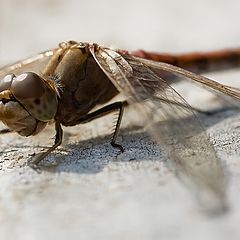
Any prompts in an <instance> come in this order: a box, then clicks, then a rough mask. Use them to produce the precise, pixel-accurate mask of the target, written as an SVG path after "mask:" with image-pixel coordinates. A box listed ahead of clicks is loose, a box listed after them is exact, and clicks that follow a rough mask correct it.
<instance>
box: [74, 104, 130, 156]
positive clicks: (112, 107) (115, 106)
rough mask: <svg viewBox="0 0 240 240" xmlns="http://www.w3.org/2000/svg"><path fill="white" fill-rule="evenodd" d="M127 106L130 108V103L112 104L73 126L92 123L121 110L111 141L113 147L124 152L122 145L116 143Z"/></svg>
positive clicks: (81, 119)
mask: <svg viewBox="0 0 240 240" xmlns="http://www.w3.org/2000/svg"><path fill="white" fill-rule="evenodd" d="M125 106H128V103H127V102H126V101H123V102H115V103H112V104H109V105H107V106H105V107H103V108H100V109H98V110H96V111H94V112H92V113H89V114H87V115H86V116H84V117H81V118H80V119H79V120H78V121H75V122H74V123H73V124H72V125H76V124H79V123H86V122H90V121H92V120H94V119H96V118H99V117H101V116H104V115H106V114H108V113H110V112H113V111H116V110H119V114H118V119H117V124H116V126H115V130H114V133H113V137H112V140H111V145H112V146H113V147H115V148H118V149H119V150H120V151H121V152H123V151H124V150H123V147H122V146H121V145H120V144H117V143H116V139H117V136H118V133H119V129H120V125H121V120H122V115H123V109H124V107H125Z"/></svg>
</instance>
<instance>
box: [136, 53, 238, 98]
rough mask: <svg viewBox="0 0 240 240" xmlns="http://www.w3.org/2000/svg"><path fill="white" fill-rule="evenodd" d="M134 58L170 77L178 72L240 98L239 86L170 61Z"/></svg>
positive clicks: (208, 87) (227, 94)
mask: <svg viewBox="0 0 240 240" xmlns="http://www.w3.org/2000/svg"><path fill="white" fill-rule="evenodd" d="M134 58H135V59H136V60H139V61H140V62H141V63H143V64H144V65H146V66H148V67H150V68H151V69H152V70H153V71H156V72H159V71H160V74H161V73H163V72H168V73H169V74H170V75H171V76H172V77H170V78H174V77H173V73H174V74H175V76H176V74H178V75H181V76H184V77H186V78H188V79H190V80H193V81H194V82H196V83H198V84H200V85H202V86H204V87H207V89H208V90H215V91H217V92H218V93H223V94H224V95H225V96H230V97H233V98H234V99H237V100H240V89H239V88H236V87H231V86H227V85H223V84H221V83H218V82H216V81H214V80H211V79H209V78H206V77H204V76H201V75H198V74H195V73H193V72H190V71H188V70H185V69H183V68H180V67H176V66H173V65H171V64H168V63H164V62H156V61H151V60H147V59H143V58H139V57H134ZM168 77H169V76H168Z"/></svg>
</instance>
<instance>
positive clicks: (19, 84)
mask: <svg viewBox="0 0 240 240" xmlns="http://www.w3.org/2000/svg"><path fill="white" fill-rule="evenodd" d="M0 100H1V102H0V119H1V121H2V122H3V123H4V124H5V125H7V126H8V127H9V128H10V129H11V130H13V131H16V132H18V133H19V134H20V135H22V136H29V135H35V134H37V133H38V132H40V131H41V130H42V129H43V128H44V127H45V126H46V124H47V122H48V121H50V120H52V119H53V118H54V116H55V114H56V111H57V105H58V100H57V92H56V91H55V90H54V89H53V88H52V87H51V85H50V84H49V83H48V82H47V81H45V80H44V79H42V78H41V77H40V76H38V75H37V74H35V73H32V72H26V73H23V74H21V75H19V76H17V77H16V76H15V75H14V74H9V75H7V76H6V77H5V78H4V79H3V80H2V81H1V82H0Z"/></svg>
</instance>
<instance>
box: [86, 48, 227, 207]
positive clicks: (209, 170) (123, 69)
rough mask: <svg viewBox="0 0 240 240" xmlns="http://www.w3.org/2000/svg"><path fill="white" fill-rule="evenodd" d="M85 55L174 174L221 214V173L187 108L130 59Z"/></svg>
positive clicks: (101, 52)
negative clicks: (121, 97) (135, 115)
mask: <svg viewBox="0 0 240 240" xmlns="http://www.w3.org/2000/svg"><path fill="white" fill-rule="evenodd" d="M90 51H91V53H92V55H93V57H94V58H95V60H96V62H97V63H98V65H99V66H100V68H101V69H102V70H103V71H104V72H105V74H106V75H107V76H108V77H109V79H110V80H111V81H112V83H113V84H114V85H115V87H116V88H117V89H118V90H119V91H120V92H121V93H122V94H123V95H125V97H126V98H127V99H128V101H129V102H130V103H132V104H135V105H134V108H135V109H137V111H138V112H139V113H140V114H141V121H142V123H143V126H146V127H147V129H148V131H149V133H150V135H151V136H152V137H153V138H154V139H155V140H156V141H157V143H159V146H160V148H161V149H162V150H163V151H164V152H166V153H167V154H168V156H169V157H170V160H171V161H172V163H174V166H175V169H176V170H177V171H178V174H179V175H181V176H183V177H184V178H185V177H187V178H188V179H189V180H190V181H191V182H194V183H195V184H197V185H198V186H202V187H203V188H202V189H204V192H205V193H208V194H206V195H207V196H210V194H209V193H211V196H214V200H216V199H217V200H218V202H216V201H214V204H216V205H215V206H214V208H215V207H216V208H218V207H220V208H222V207H223V206H224V205H225V176H224V169H223V167H222V165H221V162H220V161H219V159H218V158H217V156H216V152H215V150H214V148H213V145H212V144H211V142H210V141H209V138H208V136H207V135H206V133H205V131H204V129H203V127H202V125H201V123H200V122H199V120H198V118H197V117H196V116H195V115H194V112H193V110H192V109H191V107H190V106H189V105H188V104H187V102H186V101H185V100H184V99H183V98H182V97H181V96H180V95H179V94H178V93H177V92H176V91H175V90H174V89H173V88H171V87H170V86H169V85H168V84H167V83H166V81H164V80H163V79H161V78H160V77H158V76H157V75H156V74H155V73H154V72H153V71H151V69H150V68H148V67H146V66H145V65H144V64H143V63H141V62H140V61H138V60H136V59H135V58H133V57H131V56H128V57H126V58H125V57H124V58H123V57H122V56H121V55H120V54H118V53H116V52H113V51H111V50H109V49H106V48H100V47H97V48H96V47H90ZM127 63H128V64H127ZM169 102H175V103H179V104H169ZM198 189H199V188H198ZM206 190H207V191H206ZM202 193H203V192H200V194H202ZM212 199H213V198H212Z"/></svg>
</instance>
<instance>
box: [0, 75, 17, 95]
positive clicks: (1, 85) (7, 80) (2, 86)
mask: <svg viewBox="0 0 240 240" xmlns="http://www.w3.org/2000/svg"><path fill="white" fill-rule="evenodd" d="M14 78H15V75H14V74H9V75H7V76H5V77H4V78H3V79H2V80H1V81H0V92H2V91H5V90H9V89H10V87H11V84H12V81H13V79H14Z"/></svg>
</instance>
